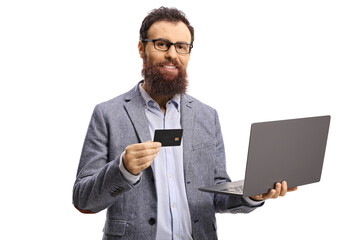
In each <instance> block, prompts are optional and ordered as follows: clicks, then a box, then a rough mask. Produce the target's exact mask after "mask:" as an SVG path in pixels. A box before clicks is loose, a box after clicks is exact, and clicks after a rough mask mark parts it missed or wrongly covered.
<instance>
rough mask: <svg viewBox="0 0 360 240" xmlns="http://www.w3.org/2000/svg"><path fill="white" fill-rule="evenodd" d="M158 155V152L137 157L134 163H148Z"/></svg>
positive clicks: (137, 164) (138, 164)
mask: <svg viewBox="0 0 360 240" xmlns="http://www.w3.org/2000/svg"><path fill="white" fill-rule="evenodd" d="M156 156H157V153H155V154H151V155H147V156H144V157H141V158H136V159H134V160H133V163H134V165H136V166H141V165H143V164H146V163H148V162H152V161H153V160H154V159H155V158H156Z"/></svg>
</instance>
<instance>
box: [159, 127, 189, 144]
mask: <svg viewBox="0 0 360 240" xmlns="http://www.w3.org/2000/svg"><path fill="white" fill-rule="evenodd" d="M182 134H183V130H182V129H157V130H155V134H154V142H161V146H162V147H170V146H180V144H181V138H182Z"/></svg>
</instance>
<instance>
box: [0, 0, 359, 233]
mask: <svg viewBox="0 0 360 240" xmlns="http://www.w3.org/2000/svg"><path fill="white" fill-rule="evenodd" d="M129 2H130V1H76V0H71V1H65V0H63V1H39V0H33V1H16V0H14V1H10V0H9V1H6V0H5V1H1V2H0V80H1V83H0V105H1V106H0V112H1V118H0V121H1V124H0V136H1V140H0V141H1V142H0V148H1V170H0V171H1V172H0V183H1V197H0V203H1V207H2V210H1V213H0V218H1V222H2V224H1V231H0V238H1V239H101V237H102V228H103V224H104V220H105V212H101V213H98V214H95V215H83V214H80V213H79V212H77V210H75V208H74V207H73V206H72V185H73V183H74V180H75V175H76V171H77V164H78V160H79V157H80V152H81V148H82V144H83V140H84V137H85V133H86V129H87V126H88V123H89V120H90V116H91V113H92V110H93V108H94V106H95V104H97V103H100V102H103V101H106V100H108V99H110V98H112V97H115V96H117V95H119V94H121V93H123V92H125V91H128V90H129V89H130V88H132V87H133V86H134V85H135V84H136V83H137V82H138V81H139V80H140V79H141V75H140V71H141V64H142V62H141V60H140V58H139V55H138V52H137V43H138V37H139V34H138V31H139V28H140V25H141V21H142V19H143V18H144V17H145V15H146V14H147V12H149V11H150V10H151V9H153V8H157V7H159V6H161V5H165V6H170V7H171V6H175V7H177V8H179V9H181V10H183V11H184V12H185V13H186V14H187V16H188V18H189V20H190V22H191V24H192V25H193V26H194V27H195V43H194V49H193V52H192V54H191V61H190V63H189V67H188V72H189V80H190V89H189V93H190V94H191V95H193V96H194V97H196V98H198V99H199V100H201V101H203V102H205V103H207V104H209V105H211V106H212V107H214V108H216V109H217V110H218V112H219V115H220V121H221V124H222V130H223V136H224V140H225V145H226V154H227V168H228V173H229V175H230V176H231V177H232V178H233V179H242V178H243V176H244V171H245V163H246V156H247V145H248V137H249V129H250V124H251V123H252V122H259V121H266V120H278V119H288V118H297V117H308V116H316V115H325V114H330V115H331V116H332V120H331V126H330V133H329V139H328V145H327V152H326V157H325V163H324V169H323V176H322V179H321V182H320V183H317V184H312V185H307V186H303V187H300V188H299V190H298V191H297V192H295V193H291V194H290V193H289V194H288V195H287V196H286V197H285V198H281V199H277V200H269V201H267V203H266V204H265V206H264V207H263V208H261V209H258V210H256V211H255V212H253V213H251V214H246V215H245V214H237V215H231V214H218V215H217V219H218V235H219V238H220V239H250V238H252V239H262V238H266V239H301V240H302V239H326V238H330V237H333V238H334V239H335V238H337V239H354V236H355V234H356V235H358V232H359V230H358V229H356V228H357V227H358V223H356V219H357V218H358V216H359V214H360V211H359V205H358V201H359V197H360V195H359V192H360V191H359V189H358V188H359V178H358V176H357V175H358V172H359V170H360V169H359V166H360V164H359V161H360V158H359V155H360V154H359V137H360V129H359V126H360V113H359V102H360V101H359V100H360V97H359V87H358V85H357V82H358V81H359V80H360V70H359V69H360V68H359V67H360V44H359V43H360V14H359V13H360V4H359V2H358V1H349V0H341V1H340V0H338V1H334V0H333V1H332V0H327V1H320V0H311V1H310V0H302V1H291V0H284V1H279V0H276V1H268V0H267V1H260V0H259V1H228V0H222V1H203V2H200V1H185V0H183V1H179V2H177V1H148V0H147V1H132V2H131V3H129ZM354 219H355V220H354Z"/></svg>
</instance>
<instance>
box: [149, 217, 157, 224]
mask: <svg viewBox="0 0 360 240" xmlns="http://www.w3.org/2000/svg"><path fill="white" fill-rule="evenodd" d="M155 222H156V221H155V219H154V218H150V219H149V221H148V223H149V224H150V225H154V224H155Z"/></svg>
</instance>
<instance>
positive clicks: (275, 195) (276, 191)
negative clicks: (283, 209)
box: [271, 183, 281, 198]
mask: <svg viewBox="0 0 360 240" xmlns="http://www.w3.org/2000/svg"><path fill="white" fill-rule="evenodd" d="M280 191H281V184H280V183H276V185H275V194H274V195H273V196H272V197H271V198H278V197H279V195H280Z"/></svg>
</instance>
